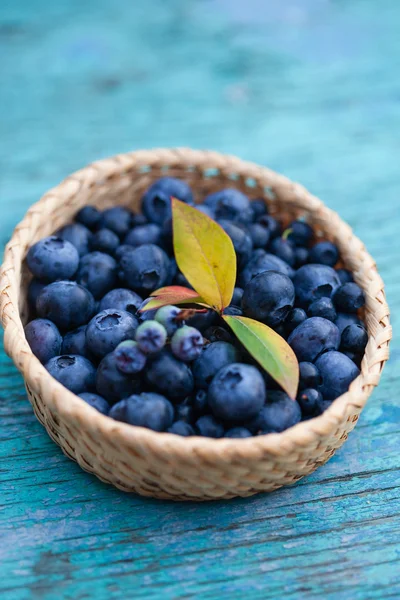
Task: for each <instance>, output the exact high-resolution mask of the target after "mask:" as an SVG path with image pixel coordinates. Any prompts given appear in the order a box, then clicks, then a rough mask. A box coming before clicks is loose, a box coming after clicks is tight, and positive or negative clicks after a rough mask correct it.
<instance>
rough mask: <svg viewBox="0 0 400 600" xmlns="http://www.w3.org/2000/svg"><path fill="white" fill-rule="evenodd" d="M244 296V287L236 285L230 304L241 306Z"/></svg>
mask: <svg viewBox="0 0 400 600" xmlns="http://www.w3.org/2000/svg"><path fill="white" fill-rule="evenodd" d="M242 297H243V288H240V287H235V289H234V290H233V295H232V300H231V304H230V306H241V304H242Z"/></svg>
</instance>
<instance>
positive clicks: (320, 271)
mask: <svg viewBox="0 0 400 600" xmlns="http://www.w3.org/2000/svg"><path fill="white" fill-rule="evenodd" d="M293 283H294V287H295V290H296V299H297V301H298V303H299V304H300V305H301V306H302V307H303V308H307V307H308V305H309V304H310V303H311V302H312V301H313V300H317V299H318V298H325V297H326V298H330V297H331V296H332V294H333V293H334V292H335V291H336V290H337V289H338V287H339V286H340V279H339V277H338V276H337V274H336V271H335V270H334V269H332V267H328V266H326V265H304V266H303V267H300V269H299V270H298V271H296V273H295V275H294V278H293Z"/></svg>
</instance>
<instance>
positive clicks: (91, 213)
mask: <svg viewBox="0 0 400 600" xmlns="http://www.w3.org/2000/svg"><path fill="white" fill-rule="evenodd" d="M100 217H101V212H100V211H99V210H98V209H97V208H96V207H95V206H84V207H83V208H81V210H79V211H78V212H77V213H76V215H75V221H77V222H78V223H80V224H81V225H84V226H85V227H87V228H88V229H91V230H92V231H94V230H95V229H96V228H97V225H98V224H99V221H100Z"/></svg>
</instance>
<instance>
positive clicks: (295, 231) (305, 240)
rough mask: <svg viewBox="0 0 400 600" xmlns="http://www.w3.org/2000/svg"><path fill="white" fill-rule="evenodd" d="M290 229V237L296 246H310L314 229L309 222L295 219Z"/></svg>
mask: <svg viewBox="0 0 400 600" xmlns="http://www.w3.org/2000/svg"><path fill="white" fill-rule="evenodd" d="M288 229H290V233H289V235H288V239H289V240H291V241H292V242H294V243H295V244H296V246H308V244H309V243H310V241H311V239H312V237H313V230H312V228H311V227H310V225H308V223H305V222H304V221H293V222H292V223H290V225H289V227H288Z"/></svg>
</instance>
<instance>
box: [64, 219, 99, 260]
mask: <svg viewBox="0 0 400 600" xmlns="http://www.w3.org/2000/svg"><path fill="white" fill-rule="evenodd" d="M56 235H57V236H58V237H60V238H62V239H63V240H67V241H68V242H70V243H71V244H72V245H73V246H75V248H76V249H77V250H78V254H79V256H84V255H85V254H87V253H88V252H89V243H90V238H91V237H92V232H91V231H89V229H88V228H87V227H85V226H84V225H81V224H80V223H72V224H71V225H66V226H65V227H62V229H59V230H58V231H57V233H56Z"/></svg>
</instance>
